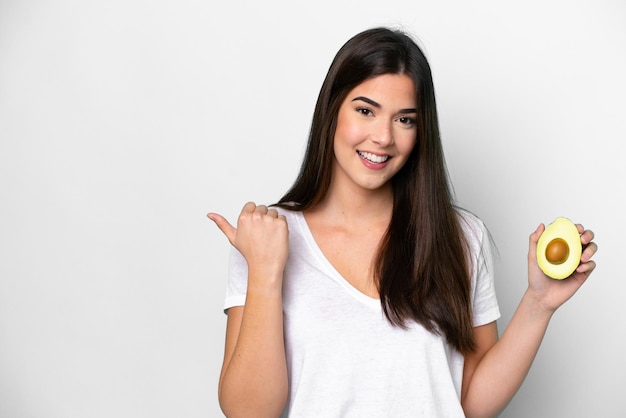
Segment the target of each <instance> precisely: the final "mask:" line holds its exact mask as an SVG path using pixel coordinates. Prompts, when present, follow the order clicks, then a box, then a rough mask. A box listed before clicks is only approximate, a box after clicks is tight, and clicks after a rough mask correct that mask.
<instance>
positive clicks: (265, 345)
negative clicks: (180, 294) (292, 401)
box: [209, 203, 288, 418]
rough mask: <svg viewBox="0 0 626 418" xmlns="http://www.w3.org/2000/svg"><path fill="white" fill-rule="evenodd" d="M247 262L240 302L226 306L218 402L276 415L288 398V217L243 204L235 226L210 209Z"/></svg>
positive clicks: (247, 413)
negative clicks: (285, 318)
mask: <svg viewBox="0 0 626 418" xmlns="http://www.w3.org/2000/svg"><path fill="white" fill-rule="evenodd" d="M209 218H210V219H212V220H213V221H214V222H215V223H216V224H217V226H218V227H219V228H220V229H221V230H222V232H224V234H225V235H226V237H227V238H228V240H229V241H230V242H231V244H233V245H234V246H235V247H236V248H237V249H238V250H239V251H240V252H241V254H242V255H243V256H244V257H245V259H246V262H247V264H248V289H247V294H246V303H245V306H239V307H233V308H230V309H229V310H228V322H227V326H226V343H225V347H224V362H223V365H222V371H221V374H220V381H219V401H220V406H221V408H222V410H223V411H224V413H225V414H226V416H228V417H229V418H230V417H277V416H279V415H280V413H281V412H282V410H283V408H284V406H285V402H286V399H287V387H288V386H287V366H286V360H285V345H284V338H283V311H282V275H283V270H284V267H285V263H286V260H287V251H288V250H287V248H288V230H287V222H286V220H285V218H284V217H283V216H279V215H278V214H277V212H276V211H275V210H268V209H267V207H265V206H256V205H255V204H254V203H247V204H246V205H245V206H244V208H243V210H242V212H241V215H240V216H239V220H238V222H237V228H234V227H232V226H231V225H230V224H229V223H228V222H227V221H226V220H225V219H224V218H223V217H221V216H220V215H216V214H209Z"/></svg>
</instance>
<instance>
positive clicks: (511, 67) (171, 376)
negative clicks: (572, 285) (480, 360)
mask: <svg viewBox="0 0 626 418" xmlns="http://www.w3.org/2000/svg"><path fill="white" fill-rule="evenodd" d="M624 22H626V3H625V2H623V1H621V0H613V1H611V0H589V1H528V0H527V1H523V2H522V1H520V2H503V1H495V0H494V1H476V2H467V1H461V0H459V1H438V2H435V1H419V0H411V1H388V2H382V1H369V0H360V1H344V2H341V1H316V2H307V3H304V4H297V3H296V2H287V1H284V2H280V3H278V2H271V1H263V2H254V1H250V2H240V1H229V2H210V1H206V0H204V1H200V0H182V1H164V0H151V1H148V0H145V1H141V0H111V1H82V0H74V1H72V0H57V1H54V2H52V1H49V2H48V1H43V0H41V1H35V0H30V1H29V0H0V199H1V200H0V416H1V417H2V418H5V417H6V418H31V417H45V418H57V417H58V418H73V417H81V418H82V417H151V418H157V417H219V416H221V413H220V412H219V407H218V404H217V395H216V394H217V379H218V373H219V368H220V365H221V356H222V350H223V334H224V325H225V316H224V314H223V312H222V303H223V297H224V288H225V285H226V259H227V254H228V244H227V241H226V240H225V238H224V237H223V236H221V234H220V233H219V231H218V230H217V228H216V227H215V226H214V225H213V224H212V223H210V221H208V220H207V219H206V218H205V214H206V212H208V211H217V212H220V213H222V214H224V215H225V216H227V217H228V218H229V219H230V220H231V221H233V222H234V221H235V220H236V216H237V213H238V211H239V209H240V207H241V206H242V205H243V203H245V201H247V200H255V201H257V202H264V203H272V202H274V201H276V200H277V199H278V198H279V197H280V196H281V195H282V194H283V193H284V192H285V191H286V189H287V188H288V186H290V185H291V183H292V181H293V180H294V178H295V175H296V173H297V170H298V167H299V165H300V161H301V157H302V153H303V150H304V146H305V142H306V138H307V134H308V128H309V123H310V119H311V115H312V110H313V106H314V102H315V99H316V97H317V93H318V89H319V87H320V85H321V83H322V80H323V78H324V75H325V72H326V70H327V68H328V65H329V64H330V61H331V59H332V57H333V56H334V54H335V52H336V51H337V49H338V48H339V47H340V46H341V45H342V44H343V43H344V42H345V41H346V40H347V39H348V38H349V37H350V36H352V35H354V34H355V33H357V32H359V31H361V30H363V29H366V28H369V27H372V26H378V25H391V26H395V27H402V28H404V29H406V30H408V31H409V32H411V33H413V34H414V35H415V36H416V37H417V38H418V39H419V42H420V44H421V45H423V47H424V50H425V52H426V54H427V56H428V57H429V60H430V62H431V66H432V69H433V73H434V80H435V87H436V92H437V99H438V105H439V114H440V122H441V129H442V133H443V140H444V146H445V150H446V153H447V154H446V155H447V162H448V166H449V170H450V174H451V176H452V179H453V181H454V185H455V189H456V193H457V198H458V201H459V203H460V204H461V205H462V206H464V207H466V208H468V209H470V210H472V211H474V212H475V213H477V214H478V215H479V216H480V217H481V218H482V219H483V220H484V221H485V222H486V224H487V225H488V227H489V228H490V229H491V232H492V234H493V236H494V238H495V241H496V243H497V245H498V248H499V252H500V257H499V259H498V262H497V283H496V284H497V290H498V295H499V301H500V304H501V309H502V312H503V316H502V318H501V320H500V321H499V328H500V330H501V331H502V330H503V329H504V328H505V327H506V324H507V323H508V321H509V320H510V318H511V315H512V314H513V311H514V309H515V307H516V305H517V303H518V301H519V299H520V298H521V296H522V294H523V292H524V289H525V286H526V273H525V270H526V253H527V243H528V235H529V234H530V233H531V232H532V231H533V230H534V228H535V227H536V226H537V224H539V223H540V222H545V223H547V222H551V221H552V220H553V219H554V218H555V217H557V216H567V217H569V218H571V219H573V220H575V221H577V222H582V223H583V224H584V225H585V226H587V227H589V228H591V229H593V230H594V231H595V232H596V241H597V242H598V244H599V247H600V252H599V253H598V254H597V257H596V260H597V262H598V268H597V269H596V271H595V273H594V274H593V276H592V279H591V280H590V281H589V282H588V283H587V284H586V285H585V286H584V287H583V288H582V289H581V291H580V292H579V293H578V294H577V295H576V296H575V297H574V298H573V299H572V300H571V301H570V302H568V304H566V305H565V306H564V307H563V308H562V309H561V310H560V311H559V312H558V313H557V314H556V316H555V317H554V320H553V322H552V324H551V326H550V328H549V330H548V334H547V336H546V338H545V340H544V344H543V346H542V348H541V350H540V353H539V355H538V357H537V359H536V362H535V364H534V366H533V369H532V370H531V372H530V374H529V376H528V378H527V380H526V382H525V384H524V386H523V388H522V389H521V390H520V392H519V393H518V394H517V396H516V397H515V398H514V400H513V401H512V402H511V404H510V405H509V407H508V408H507V409H506V411H505V412H504V413H503V414H502V416H504V417H520V418H521V417H551V418H554V417H568V418H572V417H591V416H593V417H623V416H626V397H625V396H624V388H625V386H624V380H623V378H624V374H625V373H626V363H625V360H624V353H625V352H626V335H625V334H626V332H625V329H626V327H625V325H624V318H625V316H626V315H625V314H626V312H625V308H624V306H625V303H624V295H625V294H626V281H625V280H624V279H625V277H624V268H623V265H622V264H621V263H623V262H624V260H625V259H626V257H625V255H624V253H623V251H624V250H625V249H626V246H625V244H624V242H625V240H624V236H625V235H626V227H625V224H624V217H623V216H624V185H623V184H624V179H626V169H625V168H624V163H623V158H624V155H625V151H626V149H625V145H624V143H625V142H626V117H625V111H626V101H625V100H626V99H625V98H626V81H625V80H626V77H625V76H624V74H626V25H625V24H624ZM329 384H332V382H329Z"/></svg>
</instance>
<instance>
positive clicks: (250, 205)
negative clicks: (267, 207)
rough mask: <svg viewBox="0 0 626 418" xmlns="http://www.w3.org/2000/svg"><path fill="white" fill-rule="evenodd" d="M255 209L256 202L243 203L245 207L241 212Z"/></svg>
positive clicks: (249, 211) (250, 211)
mask: <svg viewBox="0 0 626 418" xmlns="http://www.w3.org/2000/svg"><path fill="white" fill-rule="evenodd" d="M255 209H256V204H255V203H254V202H248V203H246V204H245V205H243V208H242V209H241V213H244V212H247V213H252V212H254V210H255Z"/></svg>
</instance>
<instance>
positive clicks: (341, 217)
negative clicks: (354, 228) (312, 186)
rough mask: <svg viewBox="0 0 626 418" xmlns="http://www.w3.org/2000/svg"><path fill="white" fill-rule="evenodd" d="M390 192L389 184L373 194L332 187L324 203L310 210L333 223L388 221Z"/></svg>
mask: <svg viewBox="0 0 626 418" xmlns="http://www.w3.org/2000/svg"><path fill="white" fill-rule="evenodd" d="M392 210H393V189H392V186H391V184H390V183H387V184H385V185H384V186H383V187H380V188H378V189H375V190H367V189H362V188H358V187H353V188H346V187H344V188H340V187H337V186H336V184H332V183H331V186H330V188H329V189H328V192H327V193H326V196H325V197H324V199H323V200H322V201H321V202H320V203H318V204H317V205H315V207H314V208H311V209H310V210H309V211H310V212H311V213H316V214H323V215H324V217H325V218H326V219H327V220H329V221H331V222H332V223H334V222H337V223H341V224H343V225H347V224H352V225H354V224H360V223H363V224H371V223H372V222H384V223H385V224H388V223H389V221H390V220H391V212H392Z"/></svg>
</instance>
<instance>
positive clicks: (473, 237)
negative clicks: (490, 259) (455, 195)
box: [455, 207, 489, 243]
mask: <svg viewBox="0 0 626 418" xmlns="http://www.w3.org/2000/svg"><path fill="white" fill-rule="evenodd" d="M455 209H456V213H457V216H458V217H459V224H460V225H461V228H462V229H463V233H464V234H465V236H466V237H467V238H468V239H469V240H470V241H473V242H477V243H481V242H482V241H483V240H484V239H485V237H486V236H488V234H489V232H488V231H487V227H486V225H485V223H484V222H483V221H482V219H480V218H479V217H478V215H476V214H475V213H473V212H470V211H469V210H467V209H464V208H460V207H456V208H455Z"/></svg>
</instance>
